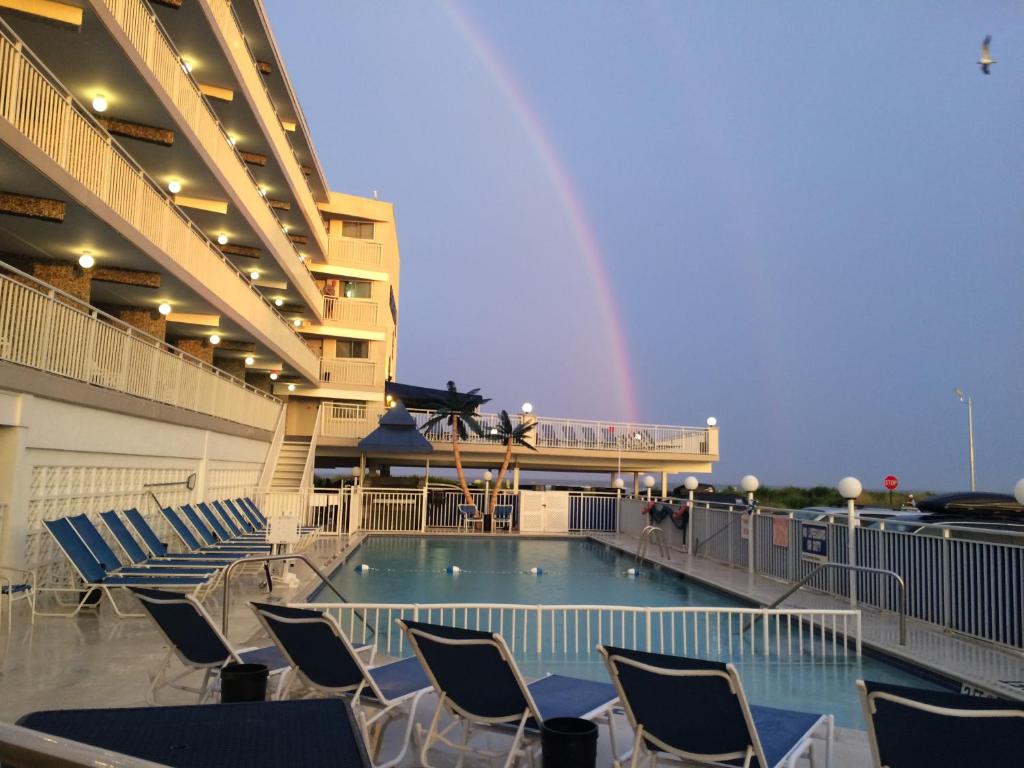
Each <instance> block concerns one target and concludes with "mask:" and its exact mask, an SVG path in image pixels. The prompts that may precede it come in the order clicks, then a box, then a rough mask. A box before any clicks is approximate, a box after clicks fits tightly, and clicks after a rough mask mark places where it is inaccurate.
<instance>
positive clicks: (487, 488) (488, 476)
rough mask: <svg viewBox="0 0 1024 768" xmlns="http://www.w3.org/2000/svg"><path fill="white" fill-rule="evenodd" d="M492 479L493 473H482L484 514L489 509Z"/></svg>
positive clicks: (489, 471) (488, 471)
mask: <svg viewBox="0 0 1024 768" xmlns="http://www.w3.org/2000/svg"><path fill="white" fill-rule="evenodd" d="M493 479H494V473H493V472H491V470H489V469H488V470H487V471H486V472H484V512H487V511H488V510H490V508H491V504H490V501H491V480H493Z"/></svg>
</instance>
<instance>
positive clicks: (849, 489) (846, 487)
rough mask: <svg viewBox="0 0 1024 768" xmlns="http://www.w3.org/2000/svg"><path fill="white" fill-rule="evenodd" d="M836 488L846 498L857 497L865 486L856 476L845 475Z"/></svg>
mask: <svg viewBox="0 0 1024 768" xmlns="http://www.w3.org/2000/svg"><path fill="white" fill-rule="evenodd" d="M836 490H837V491H839V495H840V496H842V497H843V498H844V499H856V498H857V497H858V496H860V494H861V492H862V491H863V490H864V488H863V487H862V486H861V484H860V480H858V479H857V478H856V477H844V478H843V479H842V480H840V481H839V482H838V483H837V484H836Z"/></svg>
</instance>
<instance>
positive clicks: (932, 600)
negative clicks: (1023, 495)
mask: <svg viewBox="0 0 1024 768" xmlns="http://www.w3.org/2000/svg"><path fill="white" fill-rule="evenodd" d="M693 525H694V526H695V528H694V541H695V546H694V549H695V553H696V554H697V555H698V556H701V557H707V558H709V559H712V560H717V561H719V562H722V563H727V564H729V565H733V566H737V567H741V568H749V567H750V553H753V571H754V572H755V573H760V574H764V575H766V576H771V577H774V578H777V579H782V580H785V581H790V582H795V581H798V580H799V579H801V578H803V577H804V576H806V575H807V574H808V573H810V572H811V570H813V569H814V568H815V567H816V566H817V565H818V564H819V562H820V561H821V560H820V556H819V557H814V556H808V555H807V554H806V553H804V552H803V546H802V544H803V542H802V533H803V532H805V531H806V530H807V529H806V528H805V526H808V525H810V526H815V530H816V532H817V533H820V535H821V538H820V546H822V547H823V552H824V557H825V558H826V559H827V561H828V562H832V563H841V564H847V563H849V549H848V542H849V539H848V536H849V533H848V528H847V523H846V521H845V519H843V520H842V521H841V522H836V521H833V520H832V519H829V518H826V519H824V520H821V521H807V520H800V519H796V518H795V517H793V516H792V514H791V513H790V512H789V511H788V510H771V509H765V508H761V509H757V510H756V511H755V512H754V513H753V514H749V513H748V512H747V511H746V508H745V507H743V506H741V505H740V506H734V507H728V506H724V505H714V504H704V503H700V502H698V503H697V504H696V505H695V509H694V511H693ZM1000 535H1001V534H1000ZM972 536H973V537H974V538H981V539H983V540H972V538H970V537H972ZM854 537H855V542H854V543H855V546H856V564H857V565H861V566H868V567H872V568H880V569H885V570H889V571H894V572H896V573H898V574H899V575H900V576H902V577H903V579H904V581H905V582H906V586H907V606H906V608H907V615H908V616H910V617H912V618H916V619H921V620H923V621H927V622H931V623H933V624H937V625H939V626H942V627H946V628H948V629H951V630H954V631H956V632H960V633H963V634H966V635H970V636H972V637H977V638H980V639H983V640H987V641H991V642H995V643H999V644H1002V645H1006V646H1010V647H1012V648H1018V649H1019V648H1024V546H1022V545H1024V540H1021V538H1022V537H1019V536H1017V537H1015V536H1014V535H1013V534H1006V535H1005V536H1004V537H1003V538H1005V539H1006V541H1005V542H1003V543H1000V542H997V541H992V540H985V539H993V538H995V536H993V532H992V531H984V532H982V531H972V530H971V529H951V528H943V527H938V526H925V527H923V528H922V529H921V530H920V531H918V532H914V533H908V532H903V531H895V530H885V529H884V528H883V527H878V528H869V527H865V526H858V527H857V528H856V533H855V534H854ZM1019 540H1021V541H1020V543H1017V541H1019ZM855 578H856V585H857V598H858V600H859V601H860V603H862V604H864V605H869V606H872V607H875V608H880V609H882V610H887V611H895V610H897V606H898V594H897V591H896V589H897V587H896V585H895V584H894V583H893V582H892V581H891V580H887V579H883V578H881V577H879V576H876V575H872V574H867V573H860V574H858V575H857V576H856V577H855ZM808 586H809V587H811V588H813V589H817V590H820V591H822V592H827V593H829V594H833V595H837V596H841V597H847V596H849V591H850V589H849V587H850V577H849V575H848V574H846V573H842V572H839V571H837V570H835V569H829V570H828V571H825V572H822V573H820V574H818V575H817V576H815V577H814V578H813V579H812V580H811V582H810V583H809V585H808Z"/></svg>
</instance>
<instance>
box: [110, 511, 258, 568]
mask: <svg viewBox="0 0 1024 768" xmlns="http://www.w3.org/2000/svg"><path fill="white" fill-rule="evenodd" d="M160 513H161V514H162V515H163V516H164V519H165V520H166V521H167V523H168V524H169V525H170V527H171V530H172V531H174V533H175V534H176V535H177V537H178V539H179V540H180V541H181V543H182V545H184V547H185V548H186V549H187V550H188V552H187V553H185V555H186V556H188V557H192V556H200V557H206V556H209V555H214V556H218V557H235V558H240V557H245V556H246V555H247V554H250V551H249V550H245V549H241V548H231V547H217V546H210V547H205V546H203V545H202V544H201V543H200V542H199V539H197V538H196V536H195V534H194V533H192V530H191V529H190V528H189V527H188V526H187V525H186V524H185V521H184V520H182V519H181V518H180V517H179V516H178V514H177V513H176V512H175V511H174V510H173V509H171V508H170V507H161V509H160ZM124 516H125V517H126V518H127V519H128V522H129V523H130V524H131V526H132V528H134V529H135V532H136V533H138V534H139V537H140V538H141V539H142V541H143V542H144V543H145V544H146V548H147V549H149V551H150V552H151V553H152V554H153V555H154V556H155V557H159V556H162V555H168V554H170V551H169V550H168V549H167V545H166V544H164V543H163V542H162V541H160V537H159V536H157V535H156V533H155V532H154V531H153V529H152V528H151V527H150V525H149V523H147V522H146V519H145V518H144V517H143V516H142V515H141V514H139V511H138V510H137V509H126V510H125V512H124Z"/></svg>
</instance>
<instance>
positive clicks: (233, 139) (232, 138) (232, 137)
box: [228, 133, 235, 147]
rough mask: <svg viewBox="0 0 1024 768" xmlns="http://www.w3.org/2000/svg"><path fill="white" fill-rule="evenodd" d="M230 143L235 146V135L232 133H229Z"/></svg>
mask: <svg viewBox="0 0 1024 768" xmlns="http://www.w3.org/2000/svg"><path fill="white" fill-rule="evenodd" d="M228 144H230V145H231V146H232V147H233V146H235V137H234V136H232V135H231V134H230V133H229V134H228Z"/></svg>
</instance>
